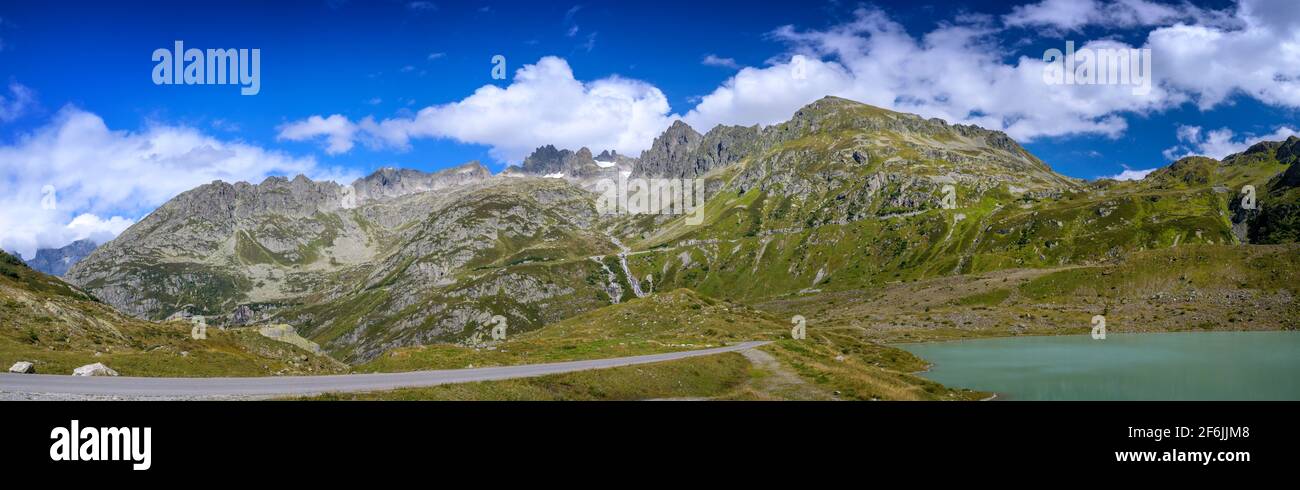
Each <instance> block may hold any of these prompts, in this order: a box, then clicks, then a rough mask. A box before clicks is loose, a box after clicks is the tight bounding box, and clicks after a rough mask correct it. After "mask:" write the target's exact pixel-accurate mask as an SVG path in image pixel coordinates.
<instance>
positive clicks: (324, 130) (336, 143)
mask: <svg viewBox="0 0 1300 490" xmlns="http://www.w3.org/2000/svg"><path fill="white" fill-rule="evenodd" d="M380 102H383V101H382V100H380V99H371V101H370V103H371V104H372V105H374V104H378V103H380ZM279 129H280V134H279V137H278V138H279V139H281V140H289V141H306V140H311V139H315V138H317V137H321V136H323V137H324V138H325V141H326V143H327V146H326V147H325V153H329V154H330V155H337V154H339V153H347V152H348V151H349V150H351V149H352V146H353V142H352V140H353V137H354V136H355V135H356V133H357V125H356V124H353V123H352V122H351V121H349V120H348V118H347V117H344V116H343V115H341V114H334V115H332V116H329V117H320V116H311V117H309V118H307V119H305V120H302V121H297V122H293V123H289V124H285V125H282V126H280V128H279Z"/></svg>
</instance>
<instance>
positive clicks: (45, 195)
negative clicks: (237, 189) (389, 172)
mask: <svg viewBox="0 0 1300 490" xmlns="http://www.w3.org/2000/svg"><path fill="white" fill-rule="evenodd" d="M0 162H4V164H3V165H0V248H3V249H6V250H15V251H18V252H19V253H22V254H23V255H24V256H26V257H31V256H32V255H33V254H34V253H35V251H36V249H37V248H46V247H60V246H63V245H66V244H67V243H69V242H71V241H73V240H77V239H82V238H91V239H94V240H96V241H104V240H106V239H108V238H111V237H112V236H116V235H117V234H118V233H120V232H121V231H122V230H124V229H125V228H126V227H127V226H130V224H132V223H133V222H134V221H135V220H136V219H138V217H140V216H142V215H143V214H145V213H147V212H149V211H152V210H153V209H154V208H156V207H157V206H159V205H161V204H162V203H164V202H166V201H167V200H168V199H171V198H172V197H174V196H176V195H177V194H179V193H181V192H184V191H186V190H189V189H191V188H194V187H197V186H199V185H202V184H205V183H208V182H211V181H213V180H218V179H219V180H225V181H227V182H235V181H251V182H260V181H261V180H262V179H264V178H266V177H267V176H270V175H294V174H299V173H301V174H305V175H308V176H310V177H312V178H316V179H330V180H342V181H348V180H346V179H348V178H351V177H355V176H353V175H345V174H344V173H343V172H341V171H338V170H337V169H326V168H322V167H321V166H319V165H317V163H316V161H315V160H314V159H312V158H295V157H292V156H289V155H287V154H284V153H281V152H277V151H269V150H265V149H262V148H260V147H256V146H252V145H249V144H246V143H242V142H232V141H223V140H220V139H217V138H214V137H211V136H208V135H205V134H203V133H201V132H200V131H198V130H196V129H194V128H190V127H183V126H181V127H178V126H167V125H159V124H153V125H150V126H148V127H147V128H145V129H143V130H141V131H138V132H130V131H117V130H112V129H110V128H108V127H107V125H106V124H105V123H104V120H103V119H101V118H100V117H99V116H97V115H95V114H93V113H90V112H86V111H84V110H81V109H78V108H75V107H65V108H64V109H62V110H60V111H59V112H58V113H57V114H56V115H55V116H54V117H53V119H52V120H51V121H50V122H49V123H47V124H46V125H44V126H42V127H40V128H38V129H36V130H34V131H32V132H31V133H27V134H23V135H19V136H18V137H17V138H16V139H15V140H14V142H13V143H11V144H9V145H5V146H0Z"/></svg>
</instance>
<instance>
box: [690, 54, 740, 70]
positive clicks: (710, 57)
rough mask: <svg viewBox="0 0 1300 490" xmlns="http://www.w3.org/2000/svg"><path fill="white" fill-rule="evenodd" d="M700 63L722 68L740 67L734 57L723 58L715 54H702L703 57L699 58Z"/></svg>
mask: <svg viewBox="0 0 1300 490" xmlns="http://www.w3.org/2000/svg"><path fill="white" fill-rule="evenodd" d="M700 63H702V64H704V65H705V66H720V67H723V68H732V69H735V68H740V65H739V64H737V63H736V60H735V59H734V58H723V57H721V56H718V55H716V54H707V55H704V59H703V60H701V61H700Z"/></svg>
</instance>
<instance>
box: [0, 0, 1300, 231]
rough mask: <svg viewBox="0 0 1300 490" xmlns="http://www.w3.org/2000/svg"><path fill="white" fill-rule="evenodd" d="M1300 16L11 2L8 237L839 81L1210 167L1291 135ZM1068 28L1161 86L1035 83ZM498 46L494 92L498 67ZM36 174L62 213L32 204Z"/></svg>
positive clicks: (6, 66)
mask: <svg viewBox="0 0 1300 490" xmlns="http://www.w3.org/2000/svg"><path fill="white" fill-rule="evenodd" d="M1295 10H1296V9H1294V8H1293V7H1292V6H1291V4H1290V2H1287V1H1285V0H1282V1H1271V0H1243V1H1242V2H1241V3H1237V2H1234V1H1228V0H1225V1H1206V2H1194V3H1182V2H1179V3H1170V2H1161V1H1158V0H1043V1H1022V2H1001V1H986V2H978V1H977V2H970V1H961V2H943V1H933V2H914V1H907V2H892V1H882V2H874V3H853V2H847V1H822V2H817V1H810V2H780V3H771V4H763V3H762V2H710V1H699V0H697V1H665V0H657V1H653V2H641V1H607V2H598V1H586V2H517V3H516V2H495V1H479V0H467V1H460V2H452V1H428V2H419V1H414V2H413V1H396V0H391V1H386V0H377V1H370V2H359V1H344V0H316V1H296V2H293V1H281V2H265V3H263V2H219V3H218V2H203V1H194V2H166V3H162V2H160V3H143V2H141V3H126V4H123V5H103V4H99V3H90V2H86V3H82V2H59V3H50V2H41V3H37V2H28V3H4V4H0V176H3V180H0V185H2V186H4V189H0V190H3V191H4V192H3V193H0V194H5V195H7V197H0V205H3V206H2V207H3V208H5V209H9V210H10V211H5V212H0V247H4V248H8V249H17V250H19V251H21V252H25V253H30V251H31V250H32V249H33V248H35V247H37V246H58V245H60V244H62V243H66V242H68V241H71V240H72V239H76V238H84V237H87V236H90V237H93V238H96V239H98V240H103V239H106V238H108V237H111V236H113V235H114V234H116V233H118V232H120V231H121V229H123V228H124V227H125V226H127V225H129V224H130V223H132V222H134V221H135V220H138V219H139V218H140V217H142V216H143V215H144V214H146V213H148V211H150V210H152V209H153V208H154V207H156V206H157V205H159V204H161V203H162V202H165V200H166V199H168V198H170V197H171V196H174V195H175V194H176V193H178V192H181V191H183V190H185V189H188V188H191V187H193V186H194V185H197V184H200V183H203V182H206V181H208V180H211V179H213V178H221V179H223V180H239V179H244V180H258V179H260V178H263V177H265V176H266V175H277V174H284V173H296V172H302V173H306V174H308V175H309V176H312V177H315V178H335V179H339V180H346V179H350V178H353V177H355V176H358V175H364V174H365V173H368V172H370V171H373V170H374V169H376V168H378V167H381V166H400V167H408V168H418V169H424V170H436V169H439V168H444V167H448V166H452V165H456V164H459V163H462V162H464V161H467V160H471V159H478V160H482V161H483V162H485V163H487V164H488V165H489V167H490V168H492V169H493V170H496V171H499V170H501V169H502V168H504V166H505V165H507V164H509V163H511V162H517V161H518V160H519V159H520V158H521V157H522V155H524V154H526V151H527V149H530V148H533V147H535V146H538V145H540V144H545V143H555V144H557V146H562V147H571V148H576V147H578V146H590V147H591V148H592V149H593V150H594V151H600V150H602V149H606V148H614V149H619V150H622V151H623V152H624V153H631V154H635V153H636V152H637V151H639V149H641V148H644V147H645V146H648V144H649V140H651V139H652V138H653V136H654V135H655V134H658V132H659V131H662V129H663V128H665V127H667V125H668V124H669V122H671V120H673V119H676V118H679V117H680V118H684V119H686V120H687V121H688V122H689V123H691V124H692V125H694V126H696V129H697V130H699V131H701V132H704V131H707V130H708V129H709V127H711V126H712V125H713V124H716V123H728V124H746V125H749V124H756V123H758V124H770V123H773V122H777V121H780V120H783V119H785V118H787V117H788V116H789V114H791V113H792V112H793V110H794V109H796V108H797V107H798V106H800V105H802V104H805V103H807V102H811V101H812V100H815V99H816V98H818V97H820V96H822V95H827V94H836V95H842V96H846V97H849V98H854V99H857V100H861V101H863V102H868V103H872V104H875V105H881V106H885V107H889V108H892V109H896V110H902V111H906V112H917V113H921V114H922V115H925V116H931V117H943V118H945V119H949V120H951V121H954V122H968V123H976V124H980V125H982V126H985V127H990V128H993V129H1001V130H1006V131H1007V132H1008V133H1009V134H1011V135H1012V136H1013V137H1015V138H1017V139H1018V140H1020V141H1022V143H1024V145H1025V146H1026V147H1027V148H1028V149H1029V150H1030V151H1031V152H1033V153H1035V154H1036V155H1038V156H1039V157H1041V158H1043V160H1045V161H1046V162H1047V163H1048V164H1050V165H1051V166H1052V167H1053V168H1055V169H1056V170H1058V171H1060V172H1062V173H1065V174H1067V175H1070V176H1074V177H1080V178H1087V179H1092V178H1097V177H1100V176H1111V175H1116V174H1120V173H1121V172H1124V171H1126V170H1130V171H1143V170H1149V169H1152V168H1156V167H1159V166H1163V165H1166V164H1167V163H1168V162H1169V161H1170V160H1171V158H1175V157H1178V156H1181V155H1184V154H1188V153H1207V154H1211V156H1219V157H1221V156H1223V154H1226V153H1225V152H1229V151H1234V150H1238V149H1240V148H1242V147H1244V146H1245V145H1248V144H1250V143H1252V142H1253V141H1255V140H1258V139H1261V138H1269V137H1284V136H1286V135H1289V134H1292V133H1294V130H1293V128H1294V127H1295V123H1294V121H1295V119H1296V117H1295V116H1296V108H1297V107H1300V88H1297V86H1296V83H1297V82H1296V81H1295V80H1300V73H1296V71H1297V70H1300V63H1297V60H1296V59H1294V58H1296V57H1297V56H1300V55H1297V54H1296V52H1297V50H1298V48H1297V40H1300V35H1297V33H1298V32H1300V29H1297V25H1300V14H1296V13H1294V11H1295ZM175 40H183V41H184V42H185V44H186V47H187V48H199V49H208V48H257V49H260V50H261V53H262V59H261V67H260V68H261V69H260V77H261V91H260V93H259V94H257V95H255V96H242V95H240V94H239V90H238V88H237V87H232V86H204V85H161V86H160V85H155V84H154V83H153V81H152V80H151V76H150V75H151V71H152V70H153V68H154V65H155V62H154V61H152V60H151V59H150V54H151V53H152V52H153V51H154V50H155V49H158V48H168V49H170V48H171V46H172V43H173V41H175ZM1066 40H1072V41H1074V42H1075V43H1077V44H1079V45H1081V46H1082V45H1086V44H1089V43H1099V44H1095V45H1097V46H1109V45H1122V46H1125V47H1134V48H1140V47H1149V48H1151V49H1152V58H1153V59H1154V60H1155V68H1154V71H1155V90H1154V91H1153V92H1152V93H1151V94H1150V95H1146V96H1141V97H1138V96H1134V95H1130V94H1129V87H1086V88H1077V87H1074V88H1072V87H1046V86H1045V84H1044V83H1043V82H1042V81H1041V80H1039V79H1037V74H1038V73H1039V72H1041V71H1042V69H1041V66H1040V65H1041V60H1042V57H1043V54H1044V50H1046V49H1049V48H1064V42H1065V41H1066ZM494 55H502V56H504V57H505V59H506V67H507V71H508V74H509V77H507V79H505V80H494V79H493V78H492V77H491V70H492V67H493V66H492V63H491V59H492V57H493V56H494ZM793 55H801V56H805V57H806V58H807V59H808V60H809V62H810V63H811V65H809V74H810V79H809V80H800V81H799V83H798V84H791V83H792V82H789V77H788V76H782V74H785V73H789V70H790V66H791V63H792V61H791V60H792V58H791V57H792V56H793ZM521 74H522V75H521ZM525 79H526V80H525ZM485 87H495V88H485ZM570 109H572V110H570ZM68 147H72V149H68ZM6 159H7V160H8V161H5V160H6ZM50 162H52V163H50ZM1131 175H1141V173H1140V172H1138V173H1136V174H1131ZM46 185H49V186H51V187H53V188H55V189H56V190H57V193H58V195H59V198H60V199H59V205H58V206H57V209H45V208H33V207H32V206H34V204H33V203H39V202H41V201H40V198H41V197H43V196H44V192H43V188H44V187H45V186H46ZM37 214H39V215H40V216H35V215H37ZM78 220H80V221H78ZM114 220H116V221H114Z"/></svg>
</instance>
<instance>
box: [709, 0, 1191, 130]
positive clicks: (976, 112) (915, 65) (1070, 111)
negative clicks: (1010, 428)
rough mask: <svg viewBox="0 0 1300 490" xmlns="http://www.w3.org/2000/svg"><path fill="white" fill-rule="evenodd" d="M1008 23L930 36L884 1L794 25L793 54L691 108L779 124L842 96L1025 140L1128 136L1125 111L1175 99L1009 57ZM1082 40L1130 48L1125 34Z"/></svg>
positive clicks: (945, 28)
mask: <svg viewBox="0 0 1300 490" xmlns="http://www.w3.org/2000/svg"><path fill="white" fill-rule="evenodd" d="M998 32H999V31H998V29H997V28H995V27H993V26H990V25H989V24H988V23H987V22H984V20H983V19H980V18H977V17H975V18H971V19H970V21H968V22H966V23H950V24H945V25H941V26H940V27H938V28H936V29H935V30H933V31H931V32H929V33H926V34H925V35H923V36H920V37H916V36H913V35H911V34H909V33H908V31H907V30H906V29H904V28H903V26H902V25H900V24H898V23H897V22H895V21H893V20H892V19H890V18H889V16H888V15H886V14H885V13H884V12H883V11H881V10H878V9H866V8H864V9H858V10H857V11H856V12H855V14H854V18H853V20H852V21H850V22H847V23H844V24H841V25H837V26H833V27H831V28H829V29H826V30H810V31H801V30H798V29H796V28H794V27H792V26H785V27H781V28H779V29H777V30H776V31H775V32H774V33H773V34H772V36H773V37H774V38H775V39H777V40H781V41H784V42H786V43H788V44H789V45H790V52H791V54H792V56H790V57H788V58H784V59H779V60H776V61H775V62H774V63H772V64H771V65H770V66H766V67H762V68H755V67H747V68H744V69H741V70H740V72H738V73H737V74H736V75H735V76H734V77H733V78H731V79H730V80H728V81H726V82H725V83H724V84H723V85H722V86H721V87H718V88H717V89H716V90H715V91H714V92H712V93H710V94H708V95H706V96H704V97H703V98H702V99H701V101H700V103H699V105H697V106H696V107H695V108H694V109H692V110H691V111H690V112H688V113H687V115H686V119H687V122H689V123H691V124H692V125H694V126H696V127H704V128H708V127H711V126H712V125H713V124H718V123H722V124H754V123H761V124H770V123H773V122H777V121H781V120H784V119H788V118H789V117H790V115H791V114H792V113H793V112H794V111H795V110H797V109H798V108H799V107H801V106H803V105H806V104H808V103H810V102H812V101H814V100H816V99H818V98H820V97H823V96H825V95H837V96H841V97H845V98H849V99H853V100H858V101H862V102H865V103H868V104H872V105H876V106H880V107H885V108H888V109H893V110H898V111H903V112H911V113H916V114H920V115H922V116H926V117H940V118H943V119H946V120H948V121H952V122H957V123H968V124H978V125H980V126H984V127H987V128H991V129H998V130H1004V131H1006V132H1007V133H1009V134H1010V135H1011V136H1013V137H1015V138H1017V139H1020V140H1030V139H1033V138H1037V137H1043V136H1058V135H1068V134H1081V133H1091V134H1101V135H1106V136H1118V135H1119V134H1121V133H1122V132H1123V131H1124V130H1125V129H1126V127H1127V125H1126V123H1125V121H1124V118H1123V117H1122V116H1121V115H1120V113H1122V112H1146V111H1151V110H1158V109H1161V108H1164V107H1167V105H1168V104H1169V103H1170V98H1169V97H1168V95H1167V94H1166V93H1165V92H1164V91H1163V90H1162V89H1161V88H1160V87H1154V88H1153V89H1152V90H1151V91H1150V92H1149V93H1147V94H1144V95H1135V94H1134V93H1133V91H1132V90H1131V88H1132V87H1128V86H1106V85H1049V84H1047V83H1045V82H1044V81H1043V70H1044V68H1045V66H1046V64H1045V63H1044V62H1043V61H1042V60H1041V58H1037V57H1033V58H1031V57H1021V58H1019V59H1018V60H1016V61H1015V62H1014V63H1005V62H1004V61H1003V59H1004V57H1005V56H1006V55H1007V54H1008V52H1007V50H1006V49H1005V48H1003V47H1002V46H1001V45H1000V44H999V39H998V36H997V35H996V34H998ZM1081 47H1089V48H1101V47H1114V48H1123V47H1127V46H1126V45H1124V44H1122V43H1119V42H1115V41H1097V42H1093V43H1088V44H1085V45H1084V46H1081Z"/></svg>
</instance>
